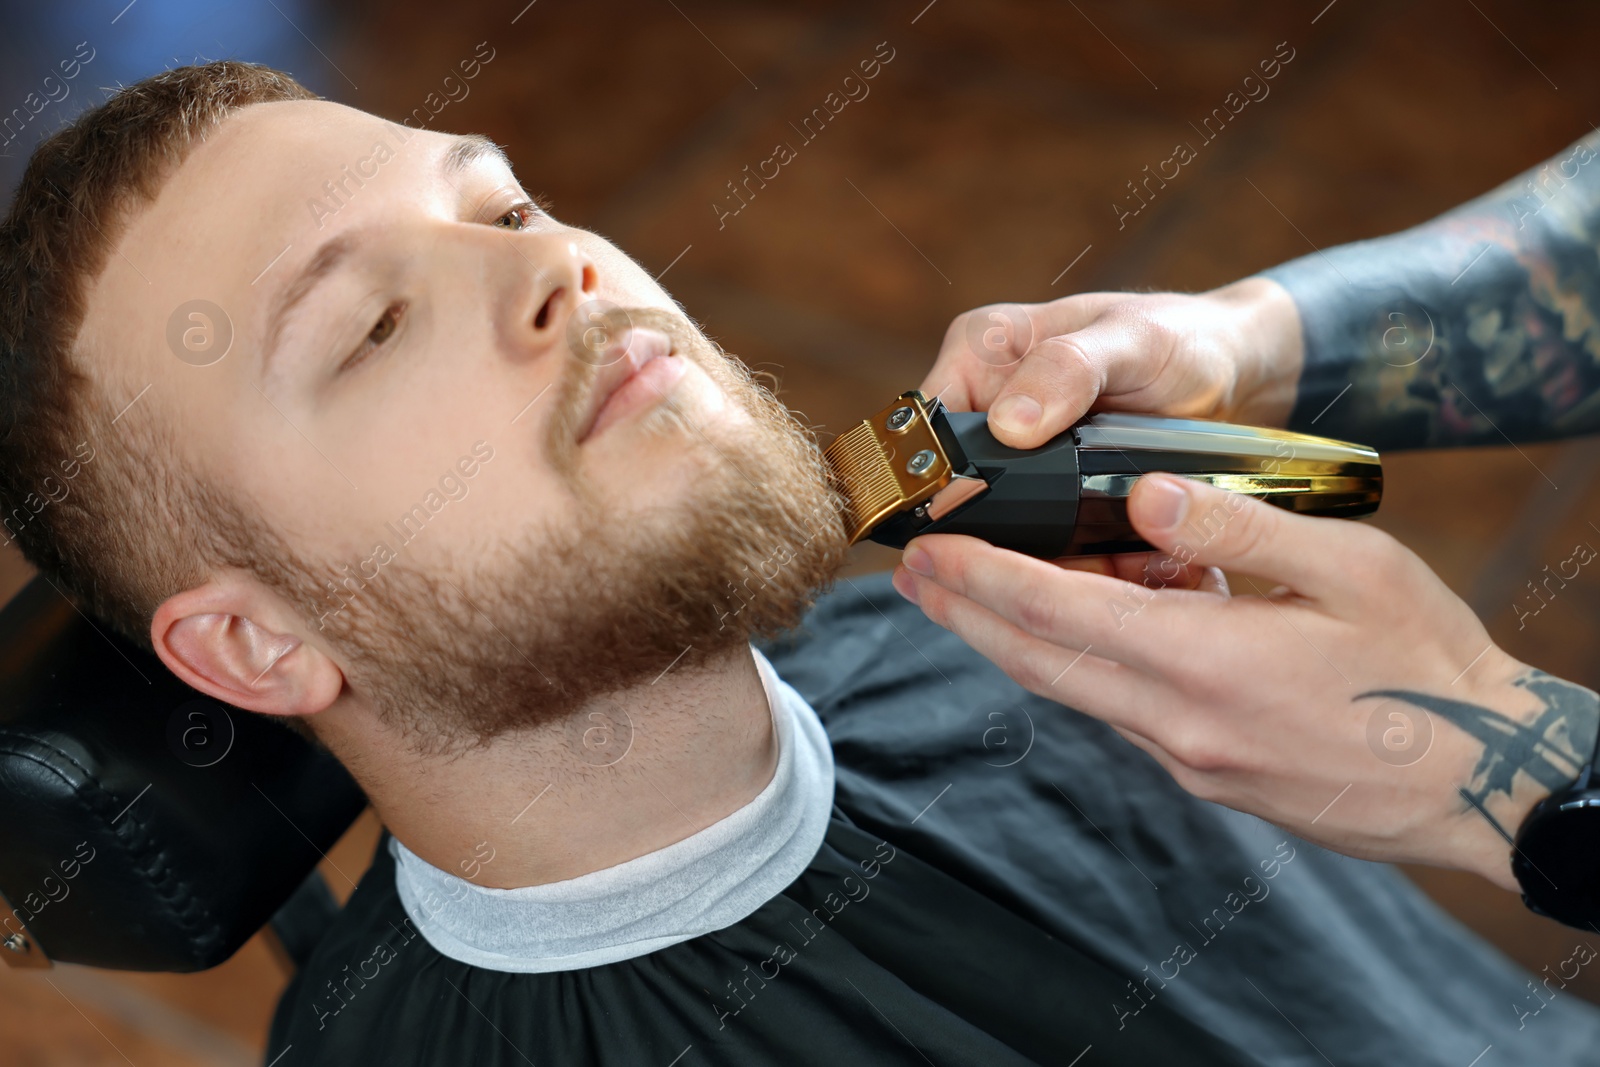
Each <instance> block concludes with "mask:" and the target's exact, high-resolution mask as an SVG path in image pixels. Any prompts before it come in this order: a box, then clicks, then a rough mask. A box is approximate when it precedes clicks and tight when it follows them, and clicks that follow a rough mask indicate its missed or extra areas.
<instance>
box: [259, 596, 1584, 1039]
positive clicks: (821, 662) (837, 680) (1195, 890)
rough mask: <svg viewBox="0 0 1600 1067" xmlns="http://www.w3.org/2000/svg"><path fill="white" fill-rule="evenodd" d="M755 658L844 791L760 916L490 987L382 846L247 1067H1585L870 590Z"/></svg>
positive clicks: (1454, 951) (1450, 967) (1499, 976)
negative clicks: (640, 952) (446, 941)
mask: <svg viewBox="0 0 1600 1067" xmlns="http://www.w3.org/2000/svg"><path fill="white" fill-rule="evenodd" d="M758 647H760V648H761V650H762V652H763V653H764V654H765V655H767V657H768V659H770V660H771V662H772V665H773V666H774V667H775V668H776V669H777V672H778V674H779V676H780V677H782V678H783V679H784V680H785V681H787V682H789V684H791V685H793V686H794V687H795V688H796V689H797V690H798V691H799V692H800V693H801V695H803V696H804V697H805V698H806V699H807V700H808V701H810V703H811V705H812V706H813V707H814V708H815V709H816V711H817V714H818V716H819V717H820V718H821V720H822V722H823V725H824V726H825V727H826V730H827V733H828V736H829V738H830V740H831V741H832V745H833V752H834V760H835V765H836V776H837V780H836V787H835V794H834V801H835V805H834V810H833V818H832V821H831V823H830V826H829V829H828V832H827V836H826V839H825V841H824V843H823V845H822V847H821V848H820V849H819V851H818V852H817V854H816V857H815V858H814V859H813V860H812V862H811V864H810V866H809V867H808V869H807V870H806V871H805V873H803V874H802V875H801V876H800V877H799V878H797V879H796V880H795V881H794V882H793V883H791V884H790V885H789V886H788V888H786V889H785V890H784V891H783V892H782V893H781V894H779V895H778V896H776V897H774V898H772V899H771V900H769V901H767V902H766V903H765V904H763V905H762V906H761V907H760V908H758V909H757V910H756V911H755V913H754V914H752V915H750V916H749V917H748V918H746V919H744V920H743V921H741V922H739V923H736V924H735V925H733V926H731V927H728V928H726V929H722V930H718V931H715V932H713V933H709V934H705V935H702V936H700V937H696V938H693V939H692V940H689V941H684V942H681V943H679V944H676V945H672V946H670V947H668V948H665V949H661V950H658V951H656V952H652V953H650V954H648V955H645V956H639V957H635V958H633V959H629V960H624V961H622V962H620V963H612V964H606V965H603V966H599V967H593V968H588V969H584V970H577V971H561V972H553V973H544V974H515V973H508V972H503V971H494V970H488V969H484V968H480V967H475V966H471V965H469V964H465V963H460V962H458V961H456V960H454V959H451V958H449V957H447V956H444V955H441V954H440V953H439V952H437V951H436V950H434V948H433V947H432V946H431V945H429V944H428V942H427V940H426V939H425V938H424V937H423V936H421V935H420V934H418V933H417V932H416V931H415V928H414V926H412V925H411V924H409V923H408V922H407V918H406V914H405V911H404V909H403V908H402V907H401V904H400V899H399V895H398V892H397V890H396V888H395V882H394V861H393V859H392V857H391V856H390V855H389V851H388V847H387V834H385V839H384V840H383V841H381V842H380V843H379V846H378V850H377V855H376V857H375V858H374V861H373V863H372V867H371V869H370V870H369V871H368V872H367V874H366V876H365V877H364V878H363V879H362V880H361V884H360V885H359V887H358V888H357V889H356V890H355V893H354V894H353V895H352V897H351V899H350V901H349V903H348V905H347V906H346V907H345V909H344V911H343V913H342V914H341V916H340V917H339V919H338V921H337V923H336V925H335V926H334V928H333V930H332V931H331V933H330V934H329V935H328V936H327V937H326V938H325V939H324V940H323V942H322V943H321V944H320V945H319V946H318V947H317V949H316V952H315V954H314V956H313V957H312V959H311V961H310V962H309V964H308V965H307V967H306V968H305V969H304V970H303V971H302V972H300V973H299V974H298V975H297V976H296V977H295V979H294V981H293V982H292V983H291V984H290V986H289V988H288V989H287V991H286V992H285V993H284V995H283V998H282V1000H281V1001H280V1003H279V1005H278V1010H277V1014H276V1016H275V1018H274V1020H273V1025H272V1031H271V1036H270V1038H269V1047H268V1052H267V1057H266V1062H268V1063H271V1064H273V1067H301V1065H312V1064H316V1065H324V1064H325V1065H335V1064H337V1065H340V1067H344V1065H348V1064H383V1065H396V1067H399V1065H413V1064H415V1065H422V1064H426V1065H430V1067H432V1065H439V1067H444V1065H450V1067H456V1065H470V1067H502V1065H505V1067H511V1065H526V1064H535V1065H537V1067H555V1065H560V1067H572V1065H582V1064H605V1065H607V1067H709V1065H728V1067H732V1065H739V1067H747V1065H751V1064H795V1065H815V1067H856V1065H868V1064H870V1065H906V1067H926V1065H930V1064H932V1065H937V1067H950V1065H956V1064H979V1065H985V1067H989V1065H994V1067H1009V1065H1015V1067H1025V1065H1029V1064H1059V1065H1062V1067H1069V1065H1078V1067H1096V1065H1103V1064H1136V1065H1146V1064H1150V1065H1159V1064H1244V1063H1265V1064H1282V1065H1291V1064H1292V1065H1296V1067H1300V1065H1304V1067H1322V1065H1326V1064H1338V1065H1339V1067H1345V1065H1350V1064H1405V1065H1408V1067H1409V1065H1430V1064H1438V1065H1441V1067H1467V1065H1468V1064H1472V1063H1475V1062H1476V1063H1478V1064H1479V1067H1506V1065H1508V1064H1538V1065H1541V1067H1547V1065H1553V1064H1579V1063H1597V1062H1600V1011H1596V1010H1595V1009H1594V1008H1592V1007H1590V1006H1589V1005H1587V1004H1586V1003H1583V1002H1581V1001H1579V1000H1578V998H1577V997H1576V996H1575V995H1573V994H1571V993H1567V994H1565V995H1561V994H1559V993H1557V994H1554V995H1552V992H1551V991H1552V989H1553V988H1554V987H1552V986H1549V985H1547V984H1546V985H1540V986H1539V988H1540V990H1541V991H1542V992H1543V993H1544V994H1545V995H1544V996H1543V997H1541V998H1538V999H1535V998H1534V996H1533V994H1532V993H1530V989H1531V988H1532V985H1530V983H1533V985H1539V983H1536V982H1533V976H1532V975H1530V974H1529V973H1527V972H1525V971H1523V970H1521V969H1519V968H1517V967H1516V966H1514V965H1513V964H1512V963H1510V962H1509V961H1508V960H1506V959H1505V958H1504V957H1503V956H1501V955H1499V954H1498V953H1497V952H1496V951H1495V950H1493V949H1492V948H1490V947H1489V946H1488V945H1486V944H1484V943H1483V942H1482V941H1480V940H1478V939H1477V938H1476V937H1474V936H1473V935H1472V934H1470V933H1469V932H1467V931H1466V930H1464V929H1463V928H1462V927H1460V926H1459V925H1457V924H1456V923H1455V922H1454V921H1453V920H1452V919H1450V918H1449V917H1448V916H1446V915H1445V914H1444V913H1442V912H1441V911H1439V910H1438V909H1437V908H1436V907H1435V906H1434V905H1433V904H1432V903H1430V902H1429V901H1428V900H1427V899H1426V898H1425V897H1424V896H1423V895H1422V894H1421V893H1420V892H1418V891H1417V890H1416V889H1415V888H1413V887H1412V885H1411V884H1410V883H1409V882H1408V881H1406V880H1405V879H1404V878H1403V877H1402V876H1401V875H1400V874H1399V873H1398V872H1396V871H1394V870H1393V869H1392V868H1389V867H1386V866H1383V865H1378V864H1372V863H1367V862H1364V861H1360V860H1353V859H1348V858H1346V857H1342V856H1337V855H1334V854H1333V853H1330V852H1326V851H1324V850H1322V849H1320V848H1317V847H1316V846H1313V845H1310V844H1307V843H1306V842H1304V841H1301V840H1300V839H1298V838H1295V837H1293V836H1292V835H1290V834H1288V833H1286V832H1284V831H1282V830H1279V829H1277V828H1275V827H1272V826H1270V825H1268V824H1266V823H1263V822H1261V821H1260V820H1257V819H1254V818H1252V817H1250V816H1246V815H1242V814H1240V813H1238V812H1234V811H1230V810H1228V809H1226V808H1222V807H1219V806H1217V805H1214V804H1209V803H1206V802H1204V801H1200V800H1197V799H1195V798H1193V797H1190V796H1189V795H1188V794H1186V793H1184V792H1183V791H1182V790H1181V789H1180V788H1178V786H1177V785H1176V784H1175V783H1174V782H1173V781H1172V779H1171V778H1170V777H1169V776H1168V775H1167V773H1166V772H1165V771H1164V770H1162V769H1161V767H1160V765H1159V764H1157V763H1156V762H1155V761H1154V760H1152V759H1151V758H1150V757H1148V756H1146V755H1145V754H1144V753H1143V752H1141V751H1139V750H1138V749H1136V748H1134V747H1133V746H1132V745H1130V744H1128V743H1127V742H1125V741H1123V740H1122V739H1121V738H1120V737H1118V736H1117V735H1116V734H1115V733H1113V732H1112V731H1111V730H1110V729H1109V728H1108V727H1106V726H1105V725H1104V724H1102V723H1100V722H1098V721H1096V720H1093V719H1090V718H1089V717H1087V716H1084V715H1081V714H1079V713H1078V712H1075V711H1073V710H1071V709H1069V708H1066V707H1063V706H1062V705H1060V704H1056V703H1052V702H1050V701H1047V700H1044V699H1042V698H1039V697H1036V696H1033V695H1032V694H1030V693H1028V692H1027V691H1026V690H1023V689H1022V688H1021V687H1019V686H1018V685H1016V684H1015V683H1014V682H1012V681H1011V680H1010V679H1008V678H1007V677H1006V676H1005V675H1004V674H1003V673H1001V672H1000V670H999V669H998V668H996V667H995V666H994V665H993V664H992V663H990V662H989V661H988V660H986V659H984V658H983V657H981V656H979V655H978V654H977V653H975V652H973V651H972V650H971V649H970V648H969V647H967V646H966V645H965V644H964V643H962V642H961V641H960V640H959V639H958V638H956V637H955V636H954V635H953V634H950V633H949V632H947V631H945V630H943V629H941V628H940V627H938V626H935V625H934V624H932V623H930V622H929V621H928V620H927V619H926V617H924V616H923V614H922V613H921V612H920V611H919V610H918V609H917V608H916V607H914V606H913V605H911V604H908V603H906V602H905V601H904V600H903V599H902V598H901V597H900V596H899V594H897V593H896V592H895V591H894V589H893V588H892V587H891V586H890V584H889V581H888V576H887V574H879V575H873V576H871V577H868V578H858V579H846V580H842V581H841V582H840V584H839V586H838V587H837V588H836V589H835V590H834V591H832V592H831V593H829V594H828V595H827V596H825V597H823V598H822V599H821V600H820V601H819V602H818V604H817V606H816V607H815V609H814V610H813V611H812V612H811V613H810V614H809V615H808V616H807V618H806V621H805V623H804V624H803V625H802V626H800V627H798V628H796V630H794V631H792V632H791V633H789V634H786V635H785V636H784V637H783V638H782V639H780V640H778V641H775V642H771V643H766V644H761V645H759V646H758ZM1308 803H1314V800H1313V799H1312V798H1308ZM1508 906H1509V905H1508ZM1573 940H1574V942H1578V941H1580V940H1592V941H1594V942H1596V943H1597V944H1600V937H1594V938H1589V939H1585V938H1584V937H1583V935H1581V934H1579V933H1578V932H1577V931H1573ZM1561 962H1562V961H1561V960H1554V961H1552V963H1555V964H1560V963H1561ZM1535 1009H1537V1010H1535ZM1489 1046H1493V1048H1492V1049H1491V1050H1490V1051H1488V1052H1487V1053H1485V1049H1488V1048H1489ZM1480 1056H1482V1060H1481V1061H1478V1060H1476V1059H1475V1058H1476V1057H1480Z"/></svg>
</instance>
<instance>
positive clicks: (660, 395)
mask: <svg viewBox="0 0 1600 1067" xmlns="http://www.w3.org/2000/svg"><path fill="white" fill-rule="evenodd" d="M622 343H623V344H626V346H627V350H626V351H624V352H621V353H619V354H617V356H616V358H615V359H614V360H613V361H612V362H611V363H609V364H607V365H606V366H604V367H601V368H600V374H599V376H598V377H597V378H596V379H595V383H594V388H593V390H591V392H590V407H589V416H588V418H587V419H585V420H584V425H583V429H582V430H580V431H579V433H578V443H579V444H583V443H584V442H585V441H587V440H588V439H589V438H591V437H594V436H596V435H597V434H600V433H602V432H604V431H605V429H606V428H607V427H609V426H611V425H612V424H613V423H616V422H620V421H622V420H624V419H627V418H628V417H630V416H632V415H635V414H637V413H638V412H640V411H643V410H645V409H646V408H649V407H651V406H653V405H655V404H657V403H660V402H661V401H662V400H664V399H665V398H666V394H667V393H668V392H670V391H671V390H672V389H673V387H674V386H676V385H677V383H678V382H679V381H680V380H681V379H682V378H683V375H684V373H685V372H686V371H687V370H688V369H689V364H688V361H687V360H686V359H684V357H683V356H681V355H679V354H677V353H676V352H673V351H672V343H671V341H670V340H668V339H667V337H666V336H665V335H664V334H658V333H655V332H654V331H643V330H638V331H634V332H633V333H632V334H631V336H630V337H629V338H628V339H626V340H625V341H623V342H622Z"/></svg>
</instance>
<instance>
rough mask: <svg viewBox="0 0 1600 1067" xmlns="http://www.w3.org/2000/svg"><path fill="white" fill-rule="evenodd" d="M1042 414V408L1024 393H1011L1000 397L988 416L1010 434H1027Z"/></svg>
mask: <svg viewBox="0 0 1600 1067" xmlns="http://www.w3.org/2000/svg"><path fill="white" fill-rule="evenodd" d="M1043 414H1044V408H1042V407H1040V406H1039V402H1038V401H1037V400H1035V399H1034V398H1033V397H1031V396H1028V395H1027V394H1025V393H1012V394H1011V395H1010V396H1005V397H1001V398H1000V402H999V403H998V404H996V405H995V406H994V410H993V411H991V412H990V413H989V416H990V418H991V419H992V420H993V421H994V422H995V424H996V425H998V426H1000V427H1001V428H1002V429H1005V430H1009V431H1010V432H1012V433H1027V432H1028V431H1029V430H1031V429H1033V428H1034V426H1035V425H1037V424H1038V422H1039V416H1041V415H1043Z"/></svg>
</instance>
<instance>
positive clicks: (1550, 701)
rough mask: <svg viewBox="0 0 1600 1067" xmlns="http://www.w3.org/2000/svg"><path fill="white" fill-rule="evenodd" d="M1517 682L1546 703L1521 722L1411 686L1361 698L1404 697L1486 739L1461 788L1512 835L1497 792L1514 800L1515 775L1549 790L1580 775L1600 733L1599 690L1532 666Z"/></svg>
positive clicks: (1470, 802) (1473, 803) (1470, 801)
mask: <svg viewBox="0 0 1600 1067" xmlns="http://www.w3.org/2000/svg"><path fill="white" fill-rule="evenodd" d="M1513 684H1515V685H1517V686H1519V687H1521V688H1523V689H1526V690H1527V691H1528V692H1530V693H1532V694H1533V695H1534V696H1536V697H1538V698H1539V699H1540V701H1542V702H1543V704H1544V707H1543V708H1542V709H1541V710H1540V711H1539V713H1538V714H1537V715H1536V716H1534V717H1533V718H1532V719H1530V720H1528V721H1526V722H1519V721H1518V720H1516V719H1513V718H1511V717H1510V716H1508V715H1504V714H1502V713H1501V712H1498V711H1495V710H1494V709H1493V708H1486V707H1484V706H1482V705H1480V704H1470V703H1467V702H1466V701H1463V700H1451V699H1449V698H1448V697H1441V696H1434V695H1433V694H1431V693H1419V692H1415V691H1412V690H1408V689H1378V690H1374V691H1372V692H1370V693H1362V694H1361V695H1360V696H1358V697H1357V698H1356V699H1357V700H1363V699H1366V698H1369V697H1388V698H1390V699H1393V700H1403V701H1405V702H1406V703H1408V704H1414V705H1416V706H1417V707H1419V708H1422V709H1424V710H1426V711H1428V712H1429V713H1430V714H1433V715H1437V716H1438V717H1439V718H1441V719H1444V720H1445V721H1446V722H1448V723H1451V724H1452V725H1454V726H1456V727H1458V728H1460V729H1461V730H1464V731H1466V732H1467V733H1468V734H1470V735H1472V736H1473V737H1475V738H1477V739H1478V740H1479V741H1481V742H1482V743H1483V755H1482V757H1481V758H1480V759H1479V760H1478V764H1477V766H1476V767H1474V768H1473V771H1472V779H1471V781H1470V782H1468V783H1467V785H1466V786H1464V787H1463V788H1461V790H1460V794H1461V797H1462V799H1463V800H1465V801H1466V802H1467V804H1468V805H1469V806H1471V807H1473V808H1476V809H1478V811H1479V812H1480V813H1481V814H1482V815H1483V816H1484V817H1485V818H1487V819H1488V820H1489V823H1490V825H1491V826H1494V827H1495V828H1496V829H1498V830H1499V831H1500V833H1501V836H1504V837H1507V839H1508V840H1509V835H1508V834H1506V831H1505V829H1504V828H1503V827H1501V826H1500V824H1499V823H1498V822H1496V821H1495V819H1494V818H1493V817H1492V816H1491V815H1490V814H1489V805H1490V803H1491V802H1492V801H1494V800H1495V799H1496V798H1497V797H1499V796H1502V795H1503V796H1504V797H1505V798H1506V799H1507V800H1510V799H1511V797H1512V793H1513V792H1514V790H1515V788H1516V784H1517V775H1519V774H1522V775H1526V776H1527V777H1528V778H1530V779H1531V780H1532V781H1533V782H1534V783H1535V784H1537V785H1538V786H1539V787H1541V788H1542V789H1543V790H1544V791H1545V792H1547V793H1550V792H1554V791H1555V790H1557V789H1560V788H1562V787H1563V786H1565V785H1567V784H1569V783H1570V782H1572V781H1573V780H1574V779H1576V778H1577V777H1578V774H1579V772H1580V771H1582V769H1583V767H1584V765H1585V764H1587V763H1588V762H1589V760H1590V759H1591V758H1592V757H1593V755H1594V749H1595V740H1596V735H1597V734H1600V696H1597V695H1596V694H1595V693H1594V691H1593V690H1590V689H1585V688H1584V687H1583V686H1580V685H1573V684H1572V683H1571V682H1565V681H1562V680H1561V679H1560V678H1555V677H1552V676H1551V675H1548V674H1546V673H1545V672H1543V671H1540V670H1529V671H1528V672H1527V673H1526V674H1524V675H1523V676H1522V677H1520V678H1518V679H1517V680H1516V681H1515V682H1514V683H1513Z"/></svg>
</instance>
